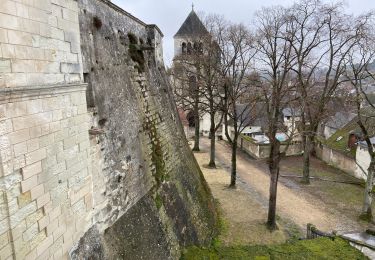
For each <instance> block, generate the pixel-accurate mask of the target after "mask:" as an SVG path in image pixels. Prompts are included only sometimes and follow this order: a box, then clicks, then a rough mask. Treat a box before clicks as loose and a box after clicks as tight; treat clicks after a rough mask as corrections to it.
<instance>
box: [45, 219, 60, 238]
mask: <svg viewBox="0 0 375 260" xmlns="http://www.w3.org/2000/svg"><path fill="white" fill-rule="evenodd" d="M58 227H59V220H58V219H55V220H52V221H51V220H50V223H49V224H48V226H47V236H50V235H52V234H53V232H54V231H55V230H56V229H57V228H58Z"/></svg>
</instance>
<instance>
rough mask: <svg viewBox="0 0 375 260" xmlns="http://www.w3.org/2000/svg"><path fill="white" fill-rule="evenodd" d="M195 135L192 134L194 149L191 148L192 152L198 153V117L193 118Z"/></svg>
mask: <svg viewBox="0 0 375 260" xmlns="http://www.w3.org/2000/svg"><path fill="white" fill-rule="evenodd" d="M194 120H195V134H194V147H193V151H195V152H199V151H200V149H199V138H200V136H199V134H200V133H199V116H198V115H196V116H195V119H194Z"/></svg>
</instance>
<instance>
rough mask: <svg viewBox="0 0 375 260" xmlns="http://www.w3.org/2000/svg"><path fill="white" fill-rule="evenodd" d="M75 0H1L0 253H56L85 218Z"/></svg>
mask: <svg viewBox="0 0 375 260" xmlns="http://www.w3.org/2000/svg"><path fill="white" fill-rule="evenodd" d="M78 12H79V9H78V3H77V2H75V1H71V0H70V1H62V0H61V1H58V0H38V1H7V0H4V1H2V2H1V4H0V44H1V52H0V55H1V56H0V57H1V58H0V64H1V65H0V78H1V81H0V86H1V89H0V125H1V127H0V154H1V167H0V169H1V171H0V204H1V207H0V209H1V210H0V237H1V239H0V258H1V259H8V258H9V259H12V258H14V259H36V258H38V259H52V258H55V259H59V258H61V257H62V256H63V255H65V256H66V255H67V252H68V251H69V250H70V249H71V247H72V246H73V243H74V242H76V241H77V240H78V239H79V238H80V237H81V236H82V235H83V234H84V232H85V231H86V230H87V229H88V228H89V227H90V226H91V223H90V220H91V218H90V213H91V208H92V207H91V205H92V198H91V194H92V179H91V166H90V160H89V155H90V149H89V148H90V145H89V135H88V129H89V125H88V123H89V116H88V114H87V106H86V99H85V95H86V94H85V89H86V86H85V85H84V84H82V83H81V79H82V62H81V50H80V33H79V23H78Z"/></svg>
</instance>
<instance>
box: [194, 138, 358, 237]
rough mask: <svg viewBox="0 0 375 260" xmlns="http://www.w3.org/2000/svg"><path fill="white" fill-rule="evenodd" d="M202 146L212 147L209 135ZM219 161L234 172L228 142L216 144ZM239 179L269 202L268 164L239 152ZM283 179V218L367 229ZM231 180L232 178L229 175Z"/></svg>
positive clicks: (280, 191) (320, 225) (254, 196)
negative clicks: (265, 164) (265, 165)
mask: <svg viewBox="0 0 375 260" xmlns="http://www.w3.org/2000/svg"><path fill="white" fill-rule="evenodd" d="M201 147H202V149H203V150H205V151H209V139H206V138H202V140H201ZM216 152H217V161H218V163H219V165H220V166H221V167H222V168H223V169H225V170H226V174H227V176H229V173H230V161H231V160H230V158H231V151H230V148H229V146H228V144H226V143H225V142H218V143H217V147H216ZM237 171H238V183H239V185H240V186H241V187H243V189H244V190H245V191H247V192H248V193H249V194H250V196H251V197H252V199H254V200H255V201H256V202H258V203H259V204H260V205H261V206H262V207H263V208H267V206H268V195H269V174H268V170H267V168H266V167H264V164H263V165H262V164H261V163H260V162H258V161H255V160H253V159H251V158H250V157H249V156H247V155H246V154H244V153H242V152H239V153H238V157H237ZM284 181H285V184H284V183H283V181H280V182H279V185H278V200H277V214H278V215H279V216H281V218H282V219H284V218H285V219H288V220H291V221H293V222H294V223H295V224H297V225H298V226H299V227H300V228H301V229H302V230H304V229H305V228H306V225H307V223H312V224H314V225H315V226H316V227H318V228H319V229H320V230H323V231H326V232H331V231H333V230H336V231H338V232H339V233H345V232H350V231H355V230H363V225H362V226H361V225H360V224H359V223H358V222H357V221H356V220H354V219H351V218H349V217H347V216H345V215H344V214H342V212H339V211H338V210H336V209H334V208H332V207H331V206H330V205H326V204H325V203H324V202H322V201H320V200H318V199H317V198H316V197H314V196H312V195H311V194H308V193H306V192H304V190H302V189H299V188H298V186H295V187H294V186H293V185H291V184H290V183H287V182H288V180H284ZM228 183H229V178H228Z"/></svg>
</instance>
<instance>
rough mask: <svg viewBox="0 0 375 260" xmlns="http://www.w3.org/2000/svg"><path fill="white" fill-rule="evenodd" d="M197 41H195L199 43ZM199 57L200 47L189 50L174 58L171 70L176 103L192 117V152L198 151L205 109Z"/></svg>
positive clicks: (205, 103) (200, 54) (203, 85)
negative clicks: (193, 130) (201, 121)
mask: <svg viewBox="0 0 375 260" xmlns="http://www.w3.org/2000/svg"><path fill="white" fill-rule="evenodd" d="M199 38H201V36H199ZM199 38H198V39H199ZM198 39H195V40H196V41H197V42H199V40H198ZM201 56H202V51H201V49H200V47H198V48H197V47H196V48H191V49H189V50H187V51H186V52H183V53H182V54H181V55H179V56H177V57H175V59H174V61H173V67H172V69H171V76H172V80H173V86H174V95H175V98H176V103H177V105H178V106H179V107H180V108H182V109H183V110H184V111H190V112H192V114H193V117H194V129H195V134H194V147H193V151H199V150H200V148H199V141H200V118H201V116H202V115H203V114H204V113H205V111H206V109H207V102H206V100H205V98H204V97H205V90H206V89H205V84H204V79H203V82H202V73H201V71H202V64H201V61H202V58H201Z"/></svg>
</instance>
